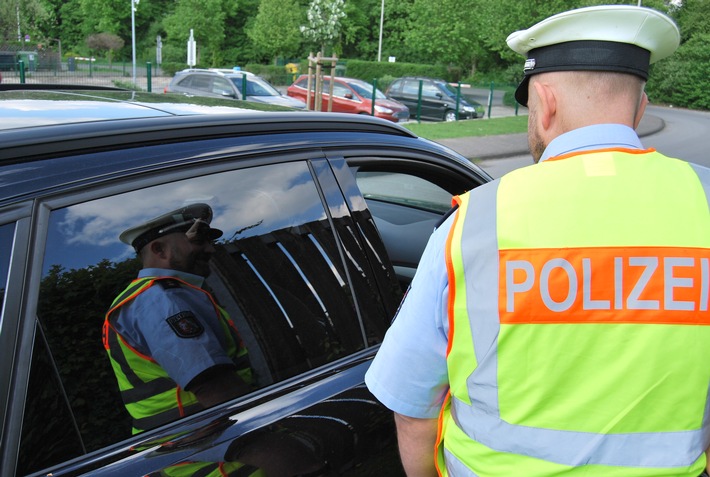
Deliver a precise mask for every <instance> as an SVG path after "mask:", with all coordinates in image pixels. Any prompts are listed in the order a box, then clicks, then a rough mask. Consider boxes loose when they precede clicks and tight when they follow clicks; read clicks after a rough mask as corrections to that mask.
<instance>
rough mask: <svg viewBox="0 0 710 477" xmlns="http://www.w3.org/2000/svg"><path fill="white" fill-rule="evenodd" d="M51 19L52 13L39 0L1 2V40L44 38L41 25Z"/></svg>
mask: <svg viewBox="0 0 710 477" xmlns="http://www.w3.org/2000/svg"><path fill="white" fill-rule="evenodd" d="M49 19H50V11H49V10H47V9H46V8H45V6H44V5H43V4H42V2H40V1H39V0H22V1H20V0H0V39H3V40H10V39H12V40H15V39H16V40H18V41H23V40H24V37H25V35H29V36H30V38H31V39H32V41H34V40H35V39H36V38H38V37H41V38H43V36H42V35H41V28H40V25H42V24H43V23H45V22H46V21H47V20H49Z"/></svg>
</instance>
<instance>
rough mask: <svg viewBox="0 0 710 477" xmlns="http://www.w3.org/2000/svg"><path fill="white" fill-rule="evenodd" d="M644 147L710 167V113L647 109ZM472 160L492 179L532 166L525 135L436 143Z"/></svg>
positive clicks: (642, 133)
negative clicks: (709, 146) (519, 168)
mask: <svg viewBox="0 0 710 477" xmlns="http://www.w3.org/2000/svg"><path fill="white" fill-rule="evenodd" d="M638 132H639V136H641V141H642V142H643V144H644V146H646V147H652V148H655V149H656V150H658V151H659V152H661V153H663V154H666V155H668V156H672V157H678V158H680V159H684V160H687V161H690V162H694V163H697V164H702V165H705V166H708V167H710V155H709V154H708V153H707V146H708V143H709V140H708V138H709V137H710V112H708V111H692V110H688V109H678V108H672V107H665V106H649V107H648V108H647V110H646V115H645V116H644V119H643V120H642V122H641V125H640V126H639V129H638ZM439 142H440V143H442V144H445V145H447V146H449V147H451V148H452V149H454V150H455V151H457V152H459V153H460V154H462V155H464V156H465V157H467V158H469V159H471V160H472V161H474V162H475V163H477V164H478V165H479V166H481V167H482V168H483V169H484V170H485V171H486V172H488V173H489V174H490V175H491V176H493V177H500V176H502V175H503V174H505V173H506V172H509V171H511V170H513V169H517V168H518V167H523V166H527V165H530V164H532V163H533V161H532V157H531V156H530V154H529V153H528V151H527V137H526V135H525V134H511V135H504V136H488V137H483V138H461V139H445V140H440V141H439Z"/></svg>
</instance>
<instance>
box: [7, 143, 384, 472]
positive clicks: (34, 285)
mask: <svg viewBox="0 0 710 477" xmlns="http://www.w3.org/2000/svg"><path fill="white" fill-rule="evenodd" d="M238 154H239V153H238ZM238 154H237V156H236V157H235V156H234V153H232V154H231V155H230V159H229V160H226V161H216V162H210V163H207V164H193V165H190V166H188V167H181V166H177V167H176V166H174V165H172V166H167V167H161V166H157V167H155V168H154V170H151V171H150V172H148V173H146V174H142V175H141V176H140V177H130V176H128V177H124V178H122V179H121V180H119V181H113V182H108V181H101V182H97V183H95V184H93V185H92V186H91V187H88V188H87V187H73V188H69V189H68V190H65V191H61V192H58V193H56V194H53V195H50V196H46V197H41V198H39V199H38V201H37V203H36V204H34V215H30V212H31V210H32V206H31V204H30V203H28V204H27V206H26V207H25V208H24V209H23V212H22V217H21V220H23V221H24V227H23V229H24V233H22V234H18V237H19V238H18V240H16V241H15V243H14V247H13V248H14V249H18V248H19V249H20V250H18V253H15V251H14V250H13V263H17V262H19V263H22V264H24V259H25V258H27V257H28V256H29V258H30V260H28V265H27V268H26V269H24V268H23V269H21V271H22V272H23V273H25V275H24V276H26V279H25V278H24V276H22V277H20V276H17V277H16V276H15V275H13V276H12V278H13V279H14V280H16V281H15V283H16V284H21V283H23V282H24V281H25V280H26V282H27V283H29V284H30V286H29V287H28V289H27V290H25V292H24V295H23V296H22V300H19V296H20V295H19V294H18V295H17V296H18V301H21V302H22V303H23V305H24V306H23V308H22V309H21V310H22V311H20V308H19V307H17V306H15V307H14V308H13V309H16V310H17V312H16V313H14V314H13V315H14V316H16V317H18V320H22V321H23V327H22V330H21V331H20V332H18V340H19V342H21V344H22V346H21V347H20V349H21V350H22V354H21V355H17V356H16V357H22V356H24V357H25V358H29V355H30V354H31V352H32V347H33V338H34V329H35V326H36V324H37V305H38V303H39V299H40V296H39V295H40V293H39V291H40V290H39V288H40V287H39V284H40V282H41V279H42V276H43V270H42V268H43V259H44V250H45V248H46V245H47V240H48V233H49V223H50V215H51V214H52V212H53V211H54V210H57V209H62V208H65V207H69V206H72V205H76V204H80V203H85V202H90V201H92V200H97V199H101V198H104V197H108V196H111V195H115V194H122V193H127V192H131V191H137V190H140V189H144V188H148V187H152V186H156V185H161V184H168V183H171V182H175V181H180V180H185V179H190V178H192V177H196V176H205V175H210V174H219V173H223V172H229V171H235V170H239V169H245V168H250V167H254V166H256V167H260V166H264V165H268V164H278V163H283V162H302V161H306V162H307V163H308V164H309V168H311V170H312V174H313V184H314V185H315V186H316V188H317V189H318V191H319V194H321V195H323V191H322V189H321V181H322V177H321V175H320V174H322V173H325V174H330V175H331V177H333V179H332V182H333V183H334V184H337V183H338V181H339V178H337V177H335V176H333V171H331V169H330V159H329V158H327V157H326V154H325V153H324V151H323V150H321V149H319V148H314V149H309V150H304V151H278V152H275V153H271V154H270V155H271V156H272V158H271V159H270V160H269V159H265V158H264V157H259V158H258V159H257V158H253V160H250V159H252V158H251V156H250V155H249V153H247V157H239V156H238ZM228 155H229V154H228ZM314 165H315V167H314ZM318 171H320V172H318ZM316 172H318V173H316ZM353 180H354V179H353ZM321 201H322V205H323V207H324V209H325V210H326V211H327V216H328V220H330V221H331V226H332V215H331V212H330V211H329V209H332V208H333V207H338V206H340V204H332V203H331V202H332V201H327V200H326V199H325V198H324V197H321ZM341 201H343V204H345V203H346V198H344V197H341ZM0 217H2V216H1V215H0ZM30 222H31V223H30ZM18 223H19V221H18ZM30 229H33V231H34V234H33V236H32V240H29V237H30V234H29V232H30ZM333 229H334V230H335V228H333ZM25 237H27V238H28V240H22V239H23V238H25ZM336 237H338V240H337V242H338V246H339V247H340V254H341V255H342V254H343V250H342V244H341V243H340V236H339V235H336ZM31 251H39V252H38V253H33V254H30V252H31ZM341 261H342V259H341ZM348 280H349V286H350V289H351V292H353V293H354V291H353V289H352V287H353V283H352V280H351V279H350V277H348ZM13 288H14V287H13ZM8 290H10V289H9V288H8ZM356 304H357V303H356ZM356 311H357V315H358V321H359V323H358V326H359V327H360V329H361V334H362V335H363V336H362V337H361V338H362V340H363V343H364V347H363V349H362V350H360V351H357V352H356V353H355V354H357V355H364V354H368V353H371V352H372V349H373V348H372V347H373V345H372V344H369V343H368V342H367V340H366V339H365V337H364V334H365V332H364V330H363V327H364V324H363V318H362V316H360V313H361V309H360V307H359V306H357V307H356ZM10 349H11V348H10ZM10 353H11V352H10ZM354 359H355V358H354V355H348V356H344V357H343V358H339V359H338V360H336V361H334V362H330V363H327V364H325V365H322V366H320V367H318V368H316V369H314V370H311V371H310V372H309V374H310V375H314V374H318V373H320V372H325V371H324V369H325V368H333V367H336V368H337V366H338V365H337V363H338V361H342V360H346V361H352V360H354ZM23 361H24V362H25V363H26V365H25V368H24V370H23V372H20V373H18V375H19V376H20V381H19V382H17V383H16V384H17V385H18V386H19V388H18V386H15V388H17V389H19V391H20V394H24V390H26V389H27V387H28V385H29V367H30V360H29V359H24V360H23ZM321 368H323V369H321ZM300 379H305V377H304V376H302V375H296V376H294V377H293V378H289V379H288V380H286V381H289V382H290V381H298V380H300ZM286 384H287V383H286V382H280V383H276V384H274V385H272V386H281V387H283V386H284V385H286ZM270 388H271V386H267V387H266V388H263V389H259V390H257V391H255V392H254V393H253V397H250V400H253V399H257V398H258V397H259V396H266V395H267V394H268V393H269V392H271V389H270ZM237 399H239V398H237ZM15 401H16V402H12V403H10V409H9V411H10V412H9V413H8V414H6V415H7V416H8V417H9V418H11V420H12V423H14V425H13V426H12V427H11V429H14V430H16V431H18V430H19V428H20V426H21V423H22V419H23V416H24V412H25V409H24V407H25V406H24V405H25V400H24V399H16V400H15ZM233 402H234V400H231V401H228V402H227V403H224V404H222V405H219V406H215V407H214V408H210V409H208V410H205V411H202V412H212V411H213V410H214V409H217V408H223V407H225V406H229V405H230V404H232V403H233ZM196 416H198V415H196ZM191 417H192V416H191ZM182 422H183V420H179V421H175V422H174V423H171V424H167V425H166V426H162V427H161V428H158V430H159V432H162V430H164V429H165V428H166V427H167V428H170V427H173V426H179V425H180V423H182ZM7 423H8V421H7V420H6V429H7ZM151 432H152V431H148V433H151ZM146 434H147V433H144V434H140V435H139V437H136V436H132V437H131V438H129V439H128V440H123V441H120V442H117V443H114V444H113V445H114V446H115V445H119V446H121V445H124V444H126V443H130V442H134V440H135V439H140V438H141V437H145V436H146ZM6 437H8V439H9V438H10V437H12V442H3V444H12V445H3V451H2V458H3V460H2V463H3V468H2V470H4V471H5V470H7V472H8V474H9V475H14V470H15V469H14V467H13V468H12V469H11V467H10V466H11V465H12V466H14V465H16V463H17V462H16V458H15V456H16V455H17V451H18V450H19V446H20V433H19V431H18V432H8V433H7V436H6ZM104 451H105V448H100V449H97V450H94V451H91V452H88V453H86V454H84V455H81V456H78V457H75V458H73V459H71V460H67V461H66V462H64V463H62V464H59V465H58V466H56V467H60V466H62V465H64V464H66V463H69V462H73V461H76V462H83V461H84V460H86V459H88V458H90V456H92V455H97V454H100V453H102V452H104ZM13 452H14V454H13ZM8 457H9V458H8Z"/></svg>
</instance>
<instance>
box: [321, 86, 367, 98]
mask: <svg viewBox="0 0 710 477" xmlns="http://www.w3.org/2000/svg"><path fill="white" fill-rule="evenodd" d="M328 88H330V85H328V87H327V88H326V86H325V85H324V86H323V92H324V93H326V94H328V92H329V90H328ZM333 96H337V97H339V98H346V97H347V99H352V100H355V101H360V100H359V98H358V97H357V96H355V95H354V94H353V92H352V91H350V88H348V87H346V86H343V85H342V84H338V83H333Z"/></svg>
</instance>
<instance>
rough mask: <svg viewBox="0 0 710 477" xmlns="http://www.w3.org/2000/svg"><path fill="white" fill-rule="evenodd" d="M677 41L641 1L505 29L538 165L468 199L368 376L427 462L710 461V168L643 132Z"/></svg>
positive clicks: (604, 467)
mask: <svg viewBox="0 0 710 477" xmlns="http://www.w3.org/2000/svg"><path fill="white" fill-rule="evenodd" d="M679 42H680V35H679V32H678V29H677V27H676V25H675V24H674V23H673V21H672V20H671V19H670V18H668V17H667V16H666V15H664V14H662V13H660V12H658V11H655V10H652V9H648V8H643V7H638V6H626V5H615V6H598V7H589V8H582V9H577V10H572V11H568V12H564V13H560V14H558V15H555V16H553V17H550V18H548V19H546V20H544V21H542V22H540V23H538V24H536V25H534V26H533V27H531V28H529V29H527V30H523V31H518V32H515V33H513V34H511V35H510V36H509V37H508V44H509V46H510V47H511V48H512V49H513V50H514V51H516V52H518V53H521V54H523V55H526V56H527V60H526V62H525V78H524V80H523V82H522V83H521V85H520V87H519V88H518V89H517V91H516V99H517V100H518V101H519V102H520V103H521V104H523V105H527V106H528V107H529V118H528V135H529V145H530V150H531V153H532V155H533V158H534V160H535V162H536V164H534V165H531V166H528V167H524V168H521V169H518V170H515V171H513V172H511V173H509V174H507V175H505V176H503V177H502V178H501V179H499V180H495V181H493V182H491V183H488V184H485V185H483V186H481V187H478V188H476V189H474V190H472V191H471V192H469V193H467V194H463V195H462V196H459V197H457V198H455V203H456V205H457V206H458V207H457V210H456V211H455V212H454V213H452V214H451V215H450V216H449V217H448V218H447V219H446V220H445V221H444V223H443V224H442V226H441V227H439V228H438V229H437V230H436V231H435V232H434V234H433V235H432V237H431V239H430V241H429V244H428V245H427V248H426V250H425V252H424V254H423V256H422V259H421V262H420V264H419V268H418V270H417V274H416V276H415V278H414V280H413V282H412V285H411V288H410V290H409V292H408V294H407V296H406V298H405V299H404V301H403V303H402V306H401V308H400V310H399V312H398V314H397V316H396V319H395V320H394V322H393V324H392V327H391V328H390V330H389V331H388V333H387V335H386V337H385V340H384V343H383V344H382V346H381V348H380V350H379V351H378V354H377V356H376V358H375V360H374V362H373V364H372V366H371V368H370V369H369V371H368V373H367V375H366V382H367V385H368V387H369V388H370V390H371V391H372V392H373V393H374V394H375V396H377V397H378V398H379V399H380V400H381V401H382V402H383V403H384V404H385V405H386V406H387V407H389V408H390V409H392V410H394V411H395V420H396V422H397V428H398V437H399V446H400V454H401V457H402V461H403V463H404V466H405V468H406V470H407V472H408V474H409V475H410V476H428V475H436V474H437V471H438V473H439V474H440V475H456V476H478V477H489V476H509V475H518V474H520V475H525V476H526V477H543V476H545V477H547V476H551V475H555V476H582V475H583V476H585V477H594V476H604V477H607V476H621V475H623V476H625V477H641V476H675V477H680V476H688V477H696V476H698V475H699V474H701V472H703V469H704V468H705V466H706V461H707V459H706V455H705V450H706V449H707V447H708V444H709V442H710V420H708V418H707V416H708V408H709V407H710V406H709V403H708V388H709V385H710V366H708V363H710V311H709V309H710V303H709V300H710V292H709V290H710V214H709V213H708V194H710V170H708V169H707V168H704V167H701V166H697V165H694V164H689V163H687V162H684V161H681V160H677V159H672V158H669V157H666V156H664V155H662V154H660V153H659V152H656V151H655V150H653V149H646V148H644V147H643V146H642V145H641V142H640V140H639V138H638V136H637V134H636V133H635V131H634V129H635V128H636V127H637V126H638V124H639V121H640V120H641V117H642V115H643V112H644V110H645V106H646V103H647V98H646V94H645V93H644V86H645V81H646V79H647V78H648V70H649V65H650V64H651V63H653V62H655V61H658V60H660V59H662V58H664V57H666V56H668V55H670V54H672V53H673V51H674V50H675V49H676V48H677V47H678V45H679ZM434 449H436V452H434Z"/></svg>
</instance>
